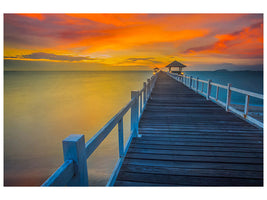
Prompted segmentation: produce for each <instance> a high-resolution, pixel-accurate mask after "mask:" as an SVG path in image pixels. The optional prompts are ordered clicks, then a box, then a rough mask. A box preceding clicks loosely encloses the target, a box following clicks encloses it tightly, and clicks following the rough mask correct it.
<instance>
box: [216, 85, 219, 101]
mask: <svg viewBox="0 0 267 200" xmlns="http://www.w3.org/2000/svg"><path fill="white" fill-rule="evenodd" d="M218 96H219V86H217V89H216V101H218Z"/></svg>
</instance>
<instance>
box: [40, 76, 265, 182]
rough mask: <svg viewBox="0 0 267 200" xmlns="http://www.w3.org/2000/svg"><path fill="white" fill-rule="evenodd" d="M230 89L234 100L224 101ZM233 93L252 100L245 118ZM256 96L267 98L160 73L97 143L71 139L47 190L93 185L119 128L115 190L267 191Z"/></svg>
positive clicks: (99, 134) (136, 94)
mask: <svg viewBox="0 0 267 200" xmlns="http://www.w3.org/2000/svg"><path fill="white" fill-rule="evenodd" d="M204 84H206V88H207V90H206V92H205V91H204V90H203V87H204ZM212 87H216V95H215V96H212V95H211V93H210V91H211V88H212ZM222 89H224V90H226V91H227V92H226V94H227V98H226V102H222V100H220V99H219V98H218V94H219V90H222ZM231 91H234V92H239V93H242V94H243V95H245V96H246V98H245V104H244V112H241V111H238V110H236V109H235V108H233V107H232V106H231ZM250 96H251V97H254V98H259V99H263V95H262V94H257V93H253V92H250V91H246V90H241V89H238V88H234V87H232V86H231V84H228V85H227V86H225V85H220V84H218V83H213V82H211V81H210V80H208V81H204V80H199V79H198V78H192V77H187V76H180V75H179V76H177V75H173V74H168V73H165V72H161V71H160V72H158V73H157V74H156V75H154V76H152V77H151V78H150V79H148V80H147V82H144V86H143V88H142V89H141V90H139V91H132V92H131V101H130V102H129V103H128V104H127V105H126V106H125V107H123V108H122V109H121V110H120V111H119V112H118V113H117V114H116V115H115V116H114V117H113V118H112V119H111V120H110V121H108V122H107V124H105V126H103V127H102V128H101V129H100V130H99V131H98V132H97V133H96V134H95V135H94V136H93V137H92V138H91V139H90V140H89V141H87V142H85V141H84V135H70V136H69V137H67V138H66V139H64V140H63V153H64V163H63V164H62V165H61V166H60V167H59V168H58V169H57V170H56V171H55V172H54V173H53V174H52V175H51V176H50V177H49V178H48V179H47V180H46V181H45V182H44V183H43V185H42V186H88V185H89V184H90V180H89V182H88V172H87V162H86V161H87V159H88V157H90V155H91V154H92V153H93V152H94V151H95V150H96V149H97V148H98V146H99V145H100V144H101V143H102V141H103V140H104V139H105V138H106V137H107V136H108V135H109V134H110V133H111V131H112V130H113V129H114V127H116V126H117V127H118V147H119V148H118V149H119V151H118V155H119V159H118V161H117V164H116V166H115V168H114V170H113V173H112V174H111V176H110V179H109V181H108V183H107V186H263V129H262V128H263V123H262V122H260V121H258V120H257V119H254V118H253V117H252V116H250V115H249V112H248V111H249V98H250ZM127 112H131V122H130V123H131V124H130V125H131V126H130V127H131V130H130V131H131V134H130V136H129V138H128V141H127V142H126V144H125V145H124V141H123V139H124V136H123V135H124V133H123V130H124V123H123V120H124V116H125V114H126V113H127ZM248 122H249V123H248ZM251 123H253V124H254V125H252V124H251ZM257 127H259V128H257ZM114 145H115V144H114Z"/></svg>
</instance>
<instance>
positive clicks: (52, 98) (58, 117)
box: [4, 72, 152, 185]
mask: <svg viewBox="0 0 267 200" xmlns="http://www.w3.org/2000/svg"><path fill="white" fill-rule="evenodd" d="M151 75H152V72H5V74H4V81H5V82H4V184H5V185H40V184H41V183H42V182H43V181H44V180H45V179H46V178H47V177H48V176H49V175H51V173H53V172H54V171H55V170H56V169H57V168H58V167H59V166H60V164H62V162H63V154H62V144H61V141H62V140H63V139H64V138H66V137H67V136H68V135H70V134H84V135H85V139H86V141H87V140H88V139H90V138H91V137H92V136H93V135H94V134H95V133H96V132H97V131H98V130H99V129H100V128H102V126H103V125H104V124H105V123H106V122H107V121H109V119H110V118H111V117H113V116H114V114H116V113H117V112H118V111H119V110H120V109H121V108H122V107H123V106H125V105H126V103H128V102H129V100H130V91H131V90H136V89H141V88H142V84H143V82H144V81H145V80H146V79H147V78H148V77H150V76H151ZM124 120H125V121H124V125H125V128H124V129H125V132H126V130H127V128H129V124H128V123H126V122H129V115H127V116H126V117H125V119H124ZM116 129H117V127H116V128H114V130H113V131H112V133H111V134H110V135H109V136H108V137H107V139H106V140H105V141H104V142H103V144H101V146H100V148H99V149H97V150H96V152H95V153H93V154H92V156H91V157H90V158H89V159H88V171H89V182H90V184H91V185H104V184H105V182H106V181H107V179H108V177H109V175H110V174H111V171H112V169H113V167H114V166H115V164H116V160H117V158H118V149H117V148H118V146H117V140H118V138H117V130H116ZM127 135H129V132H126V136H125V137H127ZM124 141H125V142H126V138H125V139H124ZM96 169H97V170H96Z"/></svg>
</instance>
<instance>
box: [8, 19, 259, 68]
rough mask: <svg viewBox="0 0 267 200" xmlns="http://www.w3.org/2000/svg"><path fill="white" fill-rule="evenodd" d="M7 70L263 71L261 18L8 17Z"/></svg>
mask: <svg viewBox="0 0 267 200" xmlns="http://www.w3.org/2000/svg"><path fill="white" fill-rule="evenodd" d="M4 59H5V62H4V66H5V70H71V71H73V70H79V71H80V70H150V69H151V68H153V67H159V68H161V67H164V66H166V65H167V64H169V63H170V62H172V61H174V60H177V61H179V62H182V63H184V64H185V65H187V66H188V67H187V68H186V70H190V71H195V70H216V69H222V68H224V69H229V70H244V69H245V70H247V69H249V70H262V69H263V15H262V14H5V15H4Z"/></svg>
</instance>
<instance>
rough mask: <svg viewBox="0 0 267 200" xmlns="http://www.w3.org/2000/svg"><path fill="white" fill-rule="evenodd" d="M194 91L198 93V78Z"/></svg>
mask: <svg viewBox="0 0 267 200" xmlns="http://www.w3.org/2000/svg"><path fill="white" fill-rule="evenodd" d="M196 91H197V92H198V77H197V82H196Z"/></svg>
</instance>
